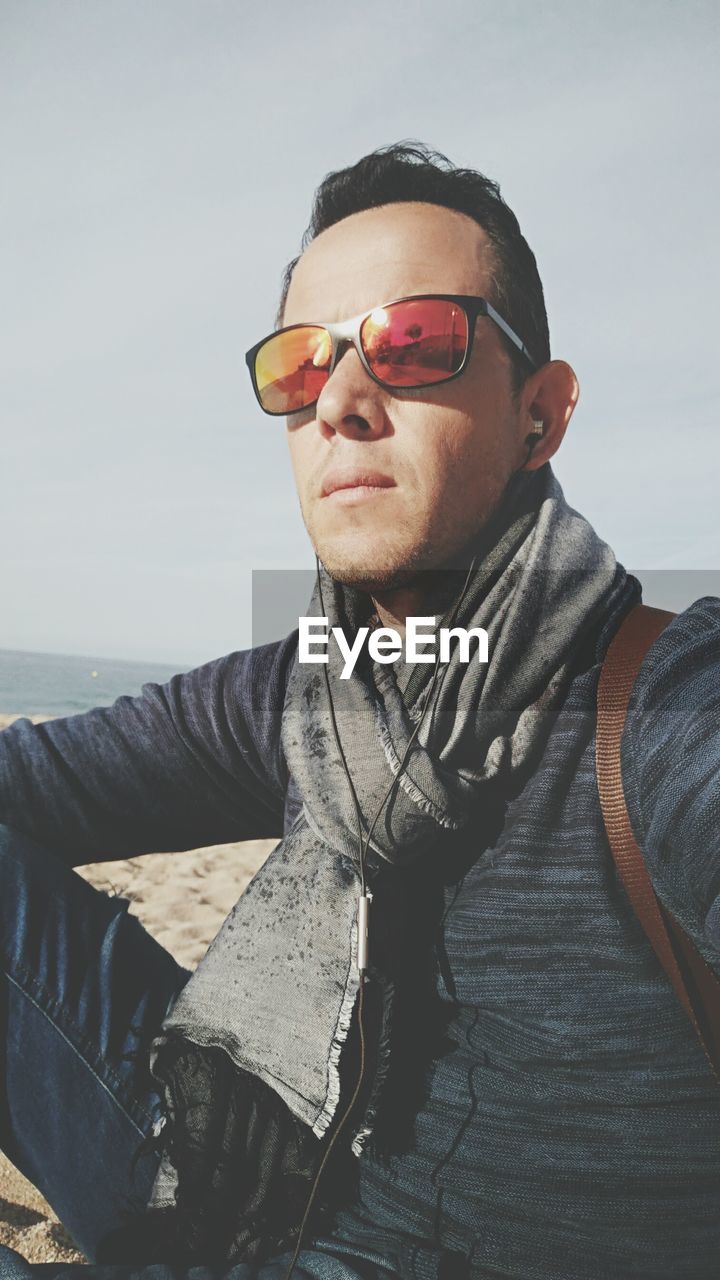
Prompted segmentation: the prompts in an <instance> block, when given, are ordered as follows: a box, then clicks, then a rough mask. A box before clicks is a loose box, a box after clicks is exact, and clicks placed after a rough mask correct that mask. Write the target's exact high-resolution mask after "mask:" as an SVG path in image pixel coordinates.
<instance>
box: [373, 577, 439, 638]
mask: <svg viewBox="0 0 720 1280" xmlns="http://www.w3.org/2000/svg"><path fill="white" fill-rule="evenodd" d="M456 578H457V574H454V573H453V572H452V571H451V570H434V571H433V572H432V573H424V574H422V575H418V579H417V580H416V581H414V582H412V583H408V584H407V585H405V586H402V587H396V588H391V589H389V590H380V591H377V592H373V593H372V596H371V599H372V602H373V604H374V606H375V610H376V612H377V615H378V618H379V619H380V622H381V623H382V625H383V626H384V627H392V628H393V630H395V631H398V632H399V633H400V635H401V636H404V635H405V623H406V621H407V619H408V618H410V617H438V615H442V614H444V613H445V611H446V610H447V608H448V607H449V604H450V602H451V600H452V598H453V594H454V592H455V590H456V588H457V583H456Z"/></svg>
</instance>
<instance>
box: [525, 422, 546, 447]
mask: <svg viewBox="0 0 720 1280" xmlns="http://www.w3.org/2000/svg"><path fill="white" fill-rule="evenodd" d="M532 424H533V429H532V431H530V432H528V434H527V435H526V437H525V443H526V444H529V445H536V444H537V442H538V440H539V439H540V437H541V435H542V433H543V431H544V430H545V423H544V422H543V421H542V420H541V419H540V418H533V420H532Z"/></svg>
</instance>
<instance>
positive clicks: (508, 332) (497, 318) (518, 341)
mask: <svg viewBox="0 0 720 1280" xmlns="http://www.w3.org/2000/svg"><path fill="white" fill-rule="evenodd" d="M485 305H486V307H487V314H488V315H489V317H490V319H491V320H494V322H495V324H496V325H497V326H498V328H499V329H502V331H503V333H504V334H505V337H506V338H509V339H510V341H511V342H512V343H513V344H514V346H516V347H517V349H518V351H520V352H522V354H523V355H524V356H525V359H526V360H528V361H529V362H530V364H531V365H532V367H533V369H537V362H536V361H535V360H534V359H533V357H532V356H531V355H530V352H529V351H528V349H527V347H526V346H525V343H524V342H523V340H522V338H518V336H517V334H516V332H515V330H514V329H511V328H510V325H509V324H508V322H507V320H503V318H502V316H501V315H500V312H499V311H496V310H495V308H494V307H493V306H492V305H491V304H490V303H489V302H486V303H485Z"/></svg>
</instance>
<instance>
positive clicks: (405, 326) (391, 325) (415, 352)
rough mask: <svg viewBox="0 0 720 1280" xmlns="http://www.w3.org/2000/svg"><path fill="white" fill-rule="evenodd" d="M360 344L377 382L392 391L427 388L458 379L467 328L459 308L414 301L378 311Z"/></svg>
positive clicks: (362, 332)
mask: <svg viewBox="0 0 720 1280" xmlns="http://www.w3.org/2000/svg"><path fill="white" fill-rule="evenodd" d="M360 341H361V343H362V348H363V351H364V352H365V356H366V359H367V362H368V364H369V365H370V368H371V369H372V371H373V373H374V374H375V376H376V377H377V378H380V379H381V381H382V382H387V383H388V384H389V385H390V386H393V387H417V386H427V385H428V384H430V383H433V382H442V381H443V380H444V379H445V378H451V377H452V376H453V374H455V373H457V371H458V369H459V368H460V367H461V365H462V362H463V360H464V359H465V353H466V351H467V344H468V322H467V316H466V315H465V312H464V311H463V309H462V307H460V306H458V304H457V303H456V302H448V301H445V300H443V299H441V298H412V299H410V300H409V301H408V302H393V303H391V305H390V306H388V307H377V308H376V309H375V311H373V312H372V313H371V315H369V316H368V318H367V320H365V321H363V325H362V328H361V330H360Z"/></svg>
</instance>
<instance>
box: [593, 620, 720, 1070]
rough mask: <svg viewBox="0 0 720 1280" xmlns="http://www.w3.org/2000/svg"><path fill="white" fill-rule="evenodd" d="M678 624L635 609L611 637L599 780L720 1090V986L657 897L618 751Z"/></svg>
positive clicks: (645, 910)
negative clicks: (640, 682)
mask: <svg viewBox="0 0 720 1280" xmlns="http://www.w3.org/2000/svg"><path fill="white" fill-rule="evenodd" d="M674 616H675V615H674V614H672V613H666V612H665V611H664V610H662V609H651V608H650V607H649V606H648V605H636V607H635V608H634V609H631V611H630V613H629V614H628V615H627V617H626V618H625V619H624V621H623V623H622V625H621V626H620V628H619V630H618V632H617V633H616V635H615V636H614V637H613V640H612V643H611V645H610V647H609V649H608V652H607V656H606V658H605V662H604V663H603V667H602V670H601V672H600V680H599V684H598V719H597V747H596V764H597V780H598V790H599V793H600V804H601V807H602V812H603V818H604V819H605V827H606V829H607V834H608V839H609V841H610V848H611V850H612V854H613V858H614V859H615V865H616V866H617V869H618V874H619V876H620V879H621V880H622V883H623V885H624V887H625V889H626V891H627V895H628V897H629V899H630V902H631V903H632V906H633V909H634V911H635V914H636V915H637V917H638V919H639V921H640V923H641V925H642V927H643V929H644V930H645V933H646V935H647V937H648V939H649V941H650V943H651V944H652V947H653V949H654V951H655V954H656V956H657V958H658V960H659V961H660V964H661V965H662V967H663V969H664V970H665V973H666V974H667V976H668V978H669V979H670V982H671V983H672V985H673V988H674V990H675V994H676V995H677V997H678V999H679V1001H680V1003H681V1004H682V1006H683V1009H684V1010H685V1012H686V1014H687V1016H688V1018H689V1019H690V1022H691V1024H692V1026H693V1029H694V1031H695V1034H696V1035H697V1037H698V1039H699V1040H700V1043H701V1045H702V1047H703V1049H704V1050H705V1053H706V1054H707V1057H708V1060H709V1062H710V1065H711V1067H712V1069H713V1072H714V1074H715V1076H716V1078H717V1079H718V1083H720V980H719V979H718V978H717V976H716V975H715V974H714V973H713V971H712V970H711V969H710V967H709V966H708V965H707V964H706V962H705V960H704V959H703V957H702V956H701V955H700V953H699V952H698V950H697V948H696V946H695V944H694V943H693V941H692V939H691V938H689V937H688V935H687V934H686V933H685V931H684V930H683V929H682V928H681V927H680V925H679V924H678V923H677V921H676V920H674V919H673V917H672V916H670V914H669V913H668V912H666V911H665V910H664V908H663V907H662V906H661V904H660V903H659V902H658V900H657V898H656V896H655V892H654V890H653V887H652V881H651V879H650V876H649V874H648V871H647V868H646V866H645V862H644V860H643V856H642V853H641V851H640V847H639V845H638V843H637V841H636V839H635V836H634V835H633V831H632V827H631V825H630V816H629V814H628V810H627V805H626V803H625V792H624V788H623V781H622V768H621V758H620V746H621V742H622V734H623V729H624V727H625V719H626V716H627V709H628V704H629V702H630V695H631V694H632V690H633V685H634V684H635V680H636V678H637V674H638V672H639V670H640V667H641V665H642V662H643V659H644V658H645V655H646V653H647V651H648V649H649V648H650V646H651V645H652V644H653V642H654V641H655V640H656V639H657V637H658V636H659V635H660V633H661V632H662V631H663V630H664V629H665V627H666V626H667V624H668V623H669V622H670V620H671V619H672V618H673V617H674Z"/></svg>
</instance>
